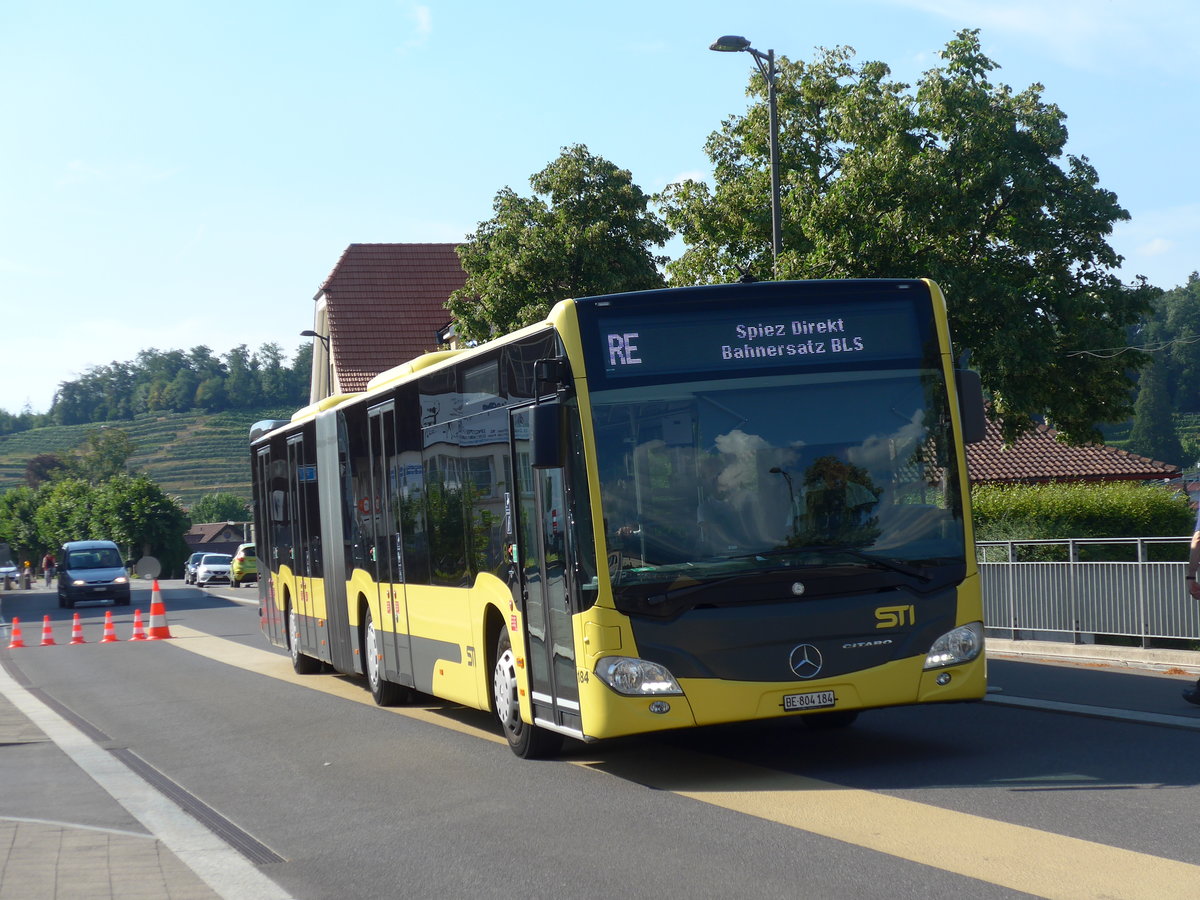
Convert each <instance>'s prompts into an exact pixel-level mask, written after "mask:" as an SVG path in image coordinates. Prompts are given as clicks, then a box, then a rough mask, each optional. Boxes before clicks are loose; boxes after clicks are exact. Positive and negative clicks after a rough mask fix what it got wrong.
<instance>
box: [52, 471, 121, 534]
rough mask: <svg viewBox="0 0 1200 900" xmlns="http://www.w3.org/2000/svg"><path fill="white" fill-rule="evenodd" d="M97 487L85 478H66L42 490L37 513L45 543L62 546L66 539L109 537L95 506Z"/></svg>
mask: <svg viewBox="0 0 1200 900" xmlns="http://www.w3.org/2000/svg"><path fill="white" fill-rule="evenodd" d="M95 502H96V488H94V487H93V486H92V485H90V484H88V482H86V481H85V480H83V479H82V478H63V479H60V480H59V481H55V482H51V483H50V484H48V485H46V487H44V488H43V489H42V490H41V491H40V492H39V493H38V507H37V512H36V513H35V514H34V520H35V522H36V523H37V533H38V538H39V540H40V542H41V545H42V546H43V547H60V546H62V545H63V544H64V543H65V542H66V541H86V540H90V539H92V538H99V539H109V538H108V535H106V534H104V533H103V531H102V530H99V529H98V528H97V527H96V526H97V523H96V521H95V518H94V517H93V515H92V507H93V506H94V505H95Z"/></svg>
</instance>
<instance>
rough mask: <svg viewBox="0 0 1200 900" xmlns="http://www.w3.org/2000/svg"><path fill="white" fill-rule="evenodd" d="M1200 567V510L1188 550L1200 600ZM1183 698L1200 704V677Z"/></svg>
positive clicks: (1191, 588) (1191, 585)
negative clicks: (1199, 578) (1199, 579)
mask: <svg viewBox="0 0 1200 900" xmlns="http://www.w3.org/2000/svg"><path fill="white" fill-rule="evenodd" d="M1198 568H1200V511H1198V512H1197V514H1196V530H1195V531H1193V532H1192V548H1191V550H1190V551H1189V552H1188V562H1187V575H1186V576H1185V577H1186V578H1187V589H1188V593H1189V594H1191V595H1192V598H1193V599H1195V600H1200V584H1198V583H1197V582H1196V570H1197V569H1198ZM1183 699H1184V700H1186V701H1187V702H1188V703H1195V704H1196V705H1197V706H1200V679H1197V681H1196V684H1195V686H1194V687H1191V688H1189V689H1188V690H1186V691H1184V692H1183Z"/></svg>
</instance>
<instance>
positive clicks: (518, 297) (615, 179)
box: [446, 144, 670, 340]
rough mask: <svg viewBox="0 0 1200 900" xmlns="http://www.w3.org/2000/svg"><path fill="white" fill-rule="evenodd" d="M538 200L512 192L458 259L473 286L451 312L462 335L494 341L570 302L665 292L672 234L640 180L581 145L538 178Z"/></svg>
mask: <svg viewBox="0 0 1200 900" xmlns="http://www.w3.org/2000/svg"><path fill="white" fill-rule="evenodd" d="M529 183H530V185H531V186H532V188H533V190H534V192H535V194H534V196H532V197H521V196H519V195H518V194H516V193H515V192H514V191H512V190H511V189H510V188H504V189H503V190H502V191H500V192H499V193H498V194H497V195H496V199H495V200H494V201H493V203H492V209H493V210H494V212H495V215H494V216H493V217H492V218H491V219H489V220H488V221H486V222H481V223H480V224H479V227H478V229H477V230H476V231H475V233H474V234H472V235H470V236H469V237H468V238H467V242H466V243H465V244H463V245H462V246H461V247H459V250H458V255H459V258H460V260H461V261H462V267H463V270H464V271H465V272H466V273H467V280H466V283H465V284H464V285H463V287H462V289H461V290H458V291H455V292H454V293H453V294H452V295H451V296H450V300H449V302H448V303H447V304H446V307H447V308H448V309H449V310H450V312H451V313H453V314H454V318H455V320H456V322H457V325H458V328H459V333H460V334H462V335H463V336H464V337H467V338H474V339H477V340H486V339H487V338H489V337H491V336H493V335H495V334H502V333H504V332H507V331H511V330H512V329H514V328H518V327H520V326H522V325H529V324H532V323H534V322H538V321H540V320H541V319H543V318H545V315H546V313H547V312H548V311H549V309H550V307H551V306H553V305H554V303H556V302H557V301H559V300H562V299H565V298H567V297H582V296H587V295H589V294H607V293H613V292H615V291H629V290H643V289H648V288H655V287H661V286H662V285H663V279H662V276H661V275H660V273H659V271H658V268H657V267H658V266H659V265H662V264H663V263H665V262H666V257H660V256H654V255H653V254H652V253H651V252H650V250H649V248H650V247H652V246H653V247H662V246H663V245H664V244H665V243H666V241H667V239H668V238H669V237H670V231H668V229H667V228H666V226H665V225H663V223H662V222H661V221H660V220H659V218H658V217H657V216H656V215H655V214H654V213H653V212H651V211H649V210H648V204H649V199H650V198H649V197H648V196H647V195H646V194H644V193H643V192H642V190H641V189H640V188H639V187H638V186H637V185H635V184H634V183H633V177H632V175H631V174H630V173H629V172H628V171H627V170H625V169H619V168H617V166H615V165H614V164H613V163H611V162H609V161H608V160H606V159H603V158H602V157H599V156H593V155H592V154H591V153H590V152H589V151H588V149H587V147H585V146H583V145H582V144H577V145H575V146H572V147H565V148H564V149H563V151H562V153H561V154H560V155H559V157H558V158H557V159H556V160H554V161H553V162H552V163H550V164H549V165H548V166H546V168H544V169H542V171H540V172H538V173H536V174H535V175H533V176H532V177H531V178H530V179H529Z"/></svg>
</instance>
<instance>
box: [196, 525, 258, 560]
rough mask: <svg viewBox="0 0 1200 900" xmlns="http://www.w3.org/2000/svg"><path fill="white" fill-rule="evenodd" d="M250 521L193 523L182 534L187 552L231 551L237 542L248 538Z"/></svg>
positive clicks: (242, 541) (234, 548) (243, 541)
mask: <svg viewBox="0 0 1200 900" xmlns="http://www.w3.org/2000/svg"><path fill="white" fill-rule="evenodd" d="M251 527H252V523H250V522H208V523H205V524H202V525H193V526H192V530H191V531H189V532H187V534H185V535H184V536H183V540H184V543H186V544H187V545H188V553H189V554H190V553H233V551H234V550H236V549H237V548H238V544H244V543H246V542H247V541H249V540H250V538H249V537H248V535H249V534H250V533H251Z"/></svg>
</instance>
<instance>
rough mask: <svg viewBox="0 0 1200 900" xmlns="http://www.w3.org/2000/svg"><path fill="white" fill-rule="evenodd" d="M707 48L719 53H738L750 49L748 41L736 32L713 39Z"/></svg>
mask: <svg viewBox="0 0 1200 900" xmlns="http://www.w3.org/2000/svg"><path fill="white" fill-rule="evenodd" d="M708 49H709V50H716V51H717V52H719V53H740V52H741V51H743V50H749V49H750V42H749V41H748V40H746V39H745V38H744V37H739V36H738V35H736V34H724V35H721V37H719V38H717V39H716V40H715V41H713V42H712V44H711V45H710V46H709V48H708Z"/></svg>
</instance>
